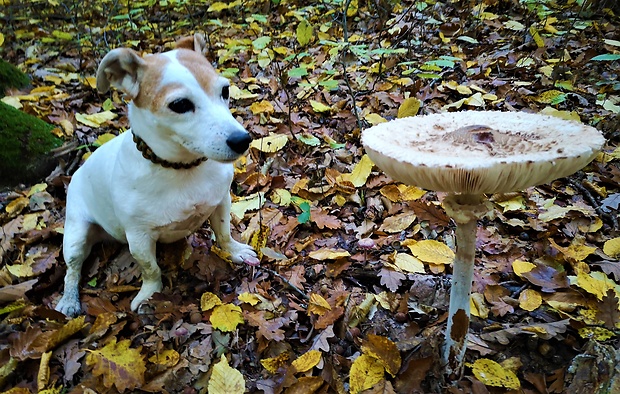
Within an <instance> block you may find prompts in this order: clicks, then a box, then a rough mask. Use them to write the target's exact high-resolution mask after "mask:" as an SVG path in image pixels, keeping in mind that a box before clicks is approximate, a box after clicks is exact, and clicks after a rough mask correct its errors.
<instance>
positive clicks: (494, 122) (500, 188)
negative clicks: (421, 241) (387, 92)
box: [362, 111, 605, 194]
mask: <svg viewBox="0 0 620 394" xmlns="http://www.w3.org/2000/svg"><path fill="white" fill-rule="evenodd" d="M362 143H363V144H364V147H365V149H366V152H367V153H368V155H369V156H370V158H371V159H372V160H373V161H374V163H375V164H376V165H377V166H378V167H379V168H381V169H382V170H383V171H385V172H386V173H387V174H388V175H389V176H391V177H392V178H393V179H395V180H397V181H400V182H403V183H405V184H408V185H415V186H419V187H421V188H424V189H427V190H435V191H442V192H454V193H466V194H483V193H505V192H510V191H518V190H522V189H525V188H528V187H530V186H535V185H540V184H543V183H548V182H550V181H552V180H554V179H557V178H561V177H565V176H567V175H570V174H572V173H574V172H576V171H578V170H580V169H581V168H583V167H584V166H585V165H586V164H588V163H589V162H590V161H592V159H594V157H595V156H596V155H597V153H598V152H599V151H600V150H601V149H602V147H603V145H604V144H605V138H604V137H603V135H602V133H601V132H600V131H598V130H597V129H595V128H594V127H591V126H586V125H584V124H581V123H579V122H574V121H568V120H563V119H560V118H556V117H553V116H548V115H541V114H531V113H525V112H499V111H463V112H449V113H439V114H432V115H426V116H416V117H410V118H402V119H396V120H392V121H390V122H386V123H381V124H378V125H376V126H373V127H371V128H369V129H367V130H365V131H364V132H363V133H362Z"/></svg>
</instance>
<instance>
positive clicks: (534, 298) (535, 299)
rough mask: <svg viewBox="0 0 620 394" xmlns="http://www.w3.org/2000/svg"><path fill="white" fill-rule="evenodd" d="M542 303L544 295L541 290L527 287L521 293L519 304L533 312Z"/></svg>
mask: <svg viewBox="0 0 620 394" xmlns="http://www.w3.org/2000/svg"><path fill="white" fill-rule="evenodd" d="M541 304H542V297H541V295H540V293H539V292H537V291H536V290H532V289H527V290H524V291H523V292H521V294H520V295H519V306H520V307H521V309H524V310H526V311H529V312H532V311H533V310H536V309H537V308H538V307H539V306H540V305H541Z"/></svg>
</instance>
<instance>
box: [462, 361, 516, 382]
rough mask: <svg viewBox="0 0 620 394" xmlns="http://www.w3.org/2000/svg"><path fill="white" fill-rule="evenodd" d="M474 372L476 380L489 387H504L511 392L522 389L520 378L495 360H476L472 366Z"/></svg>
mask: <svg viewBox="0 0 620 394" xmlns="http://www.w3.org/2000/svg"><path fill="white" fill-rule="evenodd" d="M472 372H473V373H474V376H475V377H476V379H478V380H479V381H481V382H482V383H484V384H485V385H487V386H494V387H504V388H507V389H510V390H518V389H519V387H521V383H520V382H519V378H517V375H515V373H514V372H512V371H510V370H508V369H506V368H504V367H502V366H501V365H499V364H498V363H496V362H495V361H493V360H489V359H486V358H481V359H478V360H476V361H475V362H474V364H473V366H472Z"/></svg>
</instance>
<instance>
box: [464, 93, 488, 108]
mask: <svg viewBox="0 0 620 394" xmlns="http://www.w3.org/2000/svg"><path fill="white" fill-rule="evenodd" d="M463 103H465V104H467V105H471V106H472V107H483V106H484V98H482V93H480V92H478V93H475V94H474V95H473V96H469V97H468V98H466V99H465V101H463Z"/></svg>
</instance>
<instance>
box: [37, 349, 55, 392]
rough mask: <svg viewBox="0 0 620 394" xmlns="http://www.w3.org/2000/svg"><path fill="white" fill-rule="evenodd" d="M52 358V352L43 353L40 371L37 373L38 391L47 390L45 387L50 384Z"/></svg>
mask: <svg viewBox="0 0 620 394" xmlns="http://www.w3.org/2000/svg"><path fill="white" fill-rule="evenodd" d="M51 358H52V352H51V351H49V352H45V353H43V354H42V355H41V362H40V363H39V373H38V374H37V387H38V390H37V392H38V393H41V391H43V390H45V387H47V385H48V384H49V380H50V359H51Z"/></svg>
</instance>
